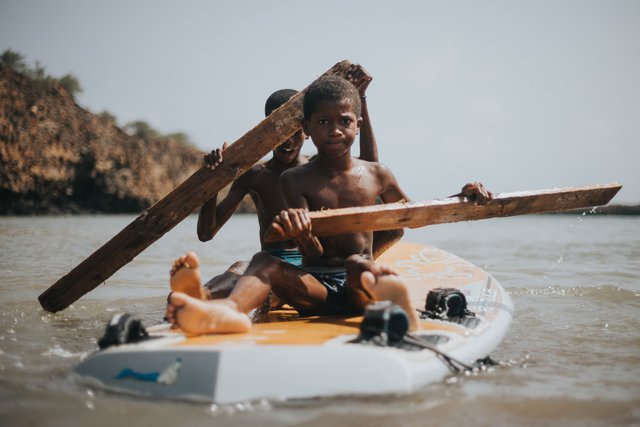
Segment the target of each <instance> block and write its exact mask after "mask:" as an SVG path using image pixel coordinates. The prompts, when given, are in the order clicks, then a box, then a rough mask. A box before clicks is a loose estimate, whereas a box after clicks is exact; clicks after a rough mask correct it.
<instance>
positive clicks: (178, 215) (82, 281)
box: [38, 61, 352, 312]
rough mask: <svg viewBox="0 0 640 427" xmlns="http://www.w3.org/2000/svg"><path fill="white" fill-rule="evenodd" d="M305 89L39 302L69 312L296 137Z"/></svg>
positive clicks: (337, 69) (338, 69) (341, 70)
mask: <svg viewBox="0 0 640 427" xmlns="http://www.w3.org/2000/svg"><path fill="white" fill-rule="evenodd" d="M351 65H352V64H351V63H350V62H349V61H342V62H339V63H338V64H336V65H334V66H333V67H332V68H331V69H330V70H328V71H327V72H326V73H324V74H323V76H324V75H339V76H342V77H346V76H347V73H348V72H349V68H350V66H351ZM303 96H304V90H303V91H301V92H300V93H298V94H297V95H295V96H294V97H293V98H291V99H290V100H289V101H288V102H287V103H286V104H284V105H282V106H281V107H280V108H278V109H277V110H275V111H274V112H272V113H271V114H270V115H269V116H268V117H267V118H265V119H264V120H263V121H262V122H260V123H259V124H258V125H257V126H256V127H254V128H253V129H251V130H250V131H249V132H247V133H246V134H245V135H243V136H242V137H241V138H240V139H238V140H237V141H235V142H234V143H233V144H231V145H230V146H229V147H228V148H227V149H226V150H225V151H224V162H223V163H222V164H221V165H220V166H219V167H217V168H216V169H215V170H210V169H208V168H206V167H204V166H203V167H201V168H200V169H199V170H197V171H196V172H195V173H194V174H193V175H191V177H189V178H188V179H187V180H186V181H184V182H183V183H182V184H180V185H179V186H178V187H176V188H175V189H174V190H173V191H172V192H170V193H169V194H167V195H166V196H165V197H164V198H162V199H161V200H160V201H158V202H157V203H156V204H155V205H153V206H151V207H150V208H148V209H147V210H145V211H144V212H143V213H142V214H141V215H140V216H139V217H138V218H136V219H135V220H134V221H133V222H132V223H131V224H129V225H128V226H127V227H125V228H124V229H123V230H122V231H121V232H120V233H118V234H117V235H116V236H115V237H113V238H112V239H111V240H109V241H108V242H107V243H105V244H104V245H103V246H102V247H100V248H99V249H98V250H96V251H95V252H94V253H93V254H91V255H90V256H89V257H88V258H87V259H85V260H84V261H83V262H81V263H80V264H79V265H78V266H77V267H75V268H74V269H73V270H71V271H70V272H69V273H68V274H66V275H65V276H63V277H62V278H60V279H59V280H58V281H57V282H56V283H54V284H53V285H52V286H51V287H49V288H48V289H47V290H46V291H45V292H43V293H42V294H41V295H40V296H39V297H38V300H39V301H40V305H42V308H44V309H45V310H47V311H51V312H57V311H60V310H63V309H65V308H66V307H68V306H69V305H70V304H72V303H73V302H74V301H76V300H78V299H79V298H80V297H82V296H83V295H84V294H86V293H87V292H89V291H91V290H93V289H95V288H96V287H97V286H98V285H100V284H101V283H103V282H104V281H105V280H107V279H108V278H109V277H111V275H113V274H114V273H115V272H116V271H118V270H119V269H120V268H122V267H123V266H124V265H126V264H127V263H129V262H130V261H131V260H132V259H133V258H135V257H136V256H137V255H138V254H139V253H140V252H142V251H143V250H145V249H146V248H147V247H148V246H150V245H151V244H152V243H153V242H155V241H156V240H158V239H159V238H160V237H162V236H163V235H164V234H165V233H166V232H168V231H169V230H171V229H172V228H173V227H175V226H176V225H177V224H178V223H179V222H180V221H182V220H183V219H184V218H186V217H187V216H188V215H189V214H191V213H192V212H193V211H194V210H196V209H198V208H199V207H200V206H202V205H203V204H204V202H206V201H207V200H209V199H210V198H211V197H212V196H213V195H214V194H215V193H217V192H219V191H220V190H221V189H222V188H224V187H225V186H226V185H228V184H229V183H231V182H232V181H233V180H235V179H236V178H237V177H239V176H240V175H242V174H243V173H244V172H245V171H247V170H248V169H249V168H250V167H251V166H252V165H253V164H255V163H256V162H257V161H258V160H260V159H261V158H262V157H264V156H265V155H266V154H268V153H269V152H270V151H271V150H273V149H274V148H275V147H277V146H278V145H279V144H280V143H281V142H283V141H285V140H286V139H287V138H289V137H290V136H291V135H293V134H294V133H296V132H297V131H298V130H299V129H300V127H301V122H300V118H301V117H302V101H303Z"/></svg>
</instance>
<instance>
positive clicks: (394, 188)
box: [372, 164, 409, 259]
mask: <svg viewBox="0 0 640 427" xmlns="http://www.w3.org/2000/svg"><path fill="white" fill-rule="evenodd" d="M378 173H379V174H380V176H381V178H382V179H383V181H382V182H384V183H385V185H384V187H383V191H382V194H380V198H381V199H382V201H383V202H384V203H395V202H399V201H401V200H406V201H408V200H409V197H408V196H407V195H406V194H405V192H404V191H403V190H402V189H401V188H400V185H399V184H398V181H397V180H396V178H395V176H393V173H392V172H391V170H390V169H389V168H387V167H386V166H384V165H382V164H378ZM403 235H404V229H402V228H400V229H397V230H384V231H376V232H375V233H374V238H373V244H372V250H373V258H374V259H376V258H378V257H379V256H380V255H382V253H384V251H386V250H387V249H389V248H390V247H391V246H393V245H394V244H395V243H396V242H397V241H398V240H400V239H401V238H402V236H403Z"/></svg>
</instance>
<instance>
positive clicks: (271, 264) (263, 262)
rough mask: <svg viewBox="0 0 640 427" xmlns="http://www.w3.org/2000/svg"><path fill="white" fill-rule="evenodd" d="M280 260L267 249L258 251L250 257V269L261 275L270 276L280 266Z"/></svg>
mask: <svg viewBox="0 0 640 427" xmlns="http://www.w3.org/2000/svg"><path fill="white" fill-rule="evenodd" d="M280 262H281V261H280V260H279V259H278V258H276V257H274V256H273V255H271V254H270V253H269V252H267V251H260V252H258V253H257V254H255V255H254V256H253V258H252V259H251V264H250V265H251V267H252V270H254V269H255V270H256V272H257V274H258V275H260V276H263V277H271V276H272V275H273V274H274V273H276V271H278V270H279V268H280Z"/></svg>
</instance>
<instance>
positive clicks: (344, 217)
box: [265, 183, 622, 242]
mask: <svg viewBox="0 0 640 427" xmlns="http://www.w3.org/2000/svg"><path fill="white" fill-rule="evenodd" d="M621 188H622V186H621V185H619V184H617V183H612V184H603V185H593V186H586V187H572V188H560V189H550V190H537V191H521V192H516V193H501V194H496V195H494V197H493V198H492V199H491V200H490V201H489V202H487V203H486V204H485V205H482V206H480V205H477V204H475V203H474V202H473V201H470V200H469V199H467V198H466V197H450V198H447V199H441V200H429V201H424V202H404V203H403V202H400V203H388V204H381V205H373V206H365V207H355V208H343V209H329V210H324V211H314V212H309V218H310V219H311V230H312V233H313V234H314V235H315V236H331V235H338V234H347V233H357V232H363V231H378V230H395V229H398V228H417V227H424V226H426V225H432V224H443V223H447V222H458V221H473V220H478V219H486V218H495V217H506V216H515V215H525V214H536V213H544V212H558V211H566V210H570V209H578V208H587V207H591V206H602V205H606V204H607V203H609V201H610V200H611V199H613V197H614V196H615V195H616V193H617V192H618V191H619V190H620V189H621ZM283 239H284V236H283V234H282V233H281V230H279V229H278V228H277V227H274V226H272V227H271V228H270V229H269V230H268V231H267V233H266V235H265V240H266V241H267V242H274V241H278V240H283Z"/></svg>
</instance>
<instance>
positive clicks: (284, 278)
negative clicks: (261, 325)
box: [229, 251, 327, 313]
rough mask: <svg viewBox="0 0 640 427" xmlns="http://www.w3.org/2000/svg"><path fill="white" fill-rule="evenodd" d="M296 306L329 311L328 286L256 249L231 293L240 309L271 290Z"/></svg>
mask: <svg viewBox="0 0 640 427" xmlns="http://www.w3.org/2000/svg"><path fill="white" fill-rule="evenodd" d="M271 291H273V294H274V295H275V296H276V297H277V298H278V299H280V300H281V301H283V302H284V303H287V304H289V305H291V306H293V307H295V308H296V309H299V310H302V311H313V312H318V313H322V312H324V311H326V307H325V304H324V303H325V301H326V299H327V289H326V288H325V287H324V285H322V284H321V283H320V282H319V281H318V280H317V279H316V278H315V277H313V276H312V275H311V274H309V273H307V272H305V271H304V270H302V269H300V268H298V267H295V266H293V265H291V264H289V263H288V262H285V261H282V260H281V259H279V258H275V257H273V256H271V255H270V254H268V253H267V252H264V251H263V252H259V253H257V254H256V255H255V256H254V257H253V259H252V260H251V263H250V264H249V267H248V268H247V271H246V272H245V274H244V275H243V276H242V277H241V278H240V280H238V283H237V285H236V287H235V288H234V289H233V291H232V292H231V295H229V298H230V299H231V300H233V301H234V302H235V303H236V304H237V306H238V309H239V310H241V311H243V312H245V313H248V312H249V311H250V310H252V309H254V308H256V307H258V306H259V305H260V304H261V303H262V302H263V301H264V300H265V299H266V298H268V296H269V292H271Z"/></svg>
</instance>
